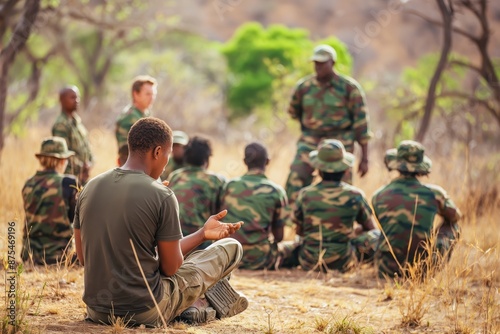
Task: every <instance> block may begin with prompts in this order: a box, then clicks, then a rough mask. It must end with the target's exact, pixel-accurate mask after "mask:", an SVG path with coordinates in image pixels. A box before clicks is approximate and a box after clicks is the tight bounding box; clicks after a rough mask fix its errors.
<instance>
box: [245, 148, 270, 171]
mask: <svg viewBox="0 0 500 334" xmlns="http://www.w3.org/2000/svg"><path fill="white" fill-rule="evenodd" d="M244 161H245V164H246V165H247V167H248V168H249V169H251V168H260V169H264V168H265V167H266V165H267V164H268V162H269V157H268V155H267V150H266V148H265V147H264V145H262V144H259V143H251V144H248V145H247V146H246V147H245V159H244Z"/></svg>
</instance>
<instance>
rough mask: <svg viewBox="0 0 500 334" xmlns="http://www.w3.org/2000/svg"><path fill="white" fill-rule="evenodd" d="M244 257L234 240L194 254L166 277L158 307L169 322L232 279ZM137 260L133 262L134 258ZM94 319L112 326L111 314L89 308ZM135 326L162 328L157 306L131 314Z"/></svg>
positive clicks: (89, 314) (228, 239)
mask: <svg viewBox="0 0 500 334" xmlns="http://www.w3.org/2000/svg"><path fill="white" fill-rule="evenodd" d="M242 256H243V249H242V247H241V244H240V243H239V242H238V241H237V240H235V239H232V238H226V239H222V240H219V241H217V242H214V243H213V244H211V245H210V246H209V247H208V248H206V249H204V250H201V251H195V252H192V253H191V254H190V255H188V257H187V258H186V259H185V260H184V263H183V264H182V266H181V267H180V268H179V270H178V271H177V273H176V274H175V275H173V276H169V277H164V276H163V277H162V283H163V290H164V294H163V299H162V300H161V301H159V302H158V306H159V308H160V310H161V312H162V314H163V316H164V318H165V320H166V321H167V323H168V322H171V321H172V320H173V319H174V318H175V317H177V316H178V315H180V314H181V313H182V311H184V310H185V309H187V308H188V307H189V306H191V305H193V303H194V302H195V301H196V300H197V299H198V298H200V297H201V296H202V295H203V294H204V293H205V291H207V290H208V288H210V287H211V286H212V285H214V284H215V283H217V282H218V281H220V280H221V279H222V278H224V277H226V276H228V275H229V274H230V273H231V272H232V271H233V270H234V269H235V268H236V267H237V266H238V264H239V262H240V260H241V257H242ZM131 261H133V259H131ZM87 313H88V316H89V318H90V319H92V320H93V321H94V322H98V323H101V322H102V323H106V324H109V321H110V320H109V318H108V317H109V315H110V314H108V313H102V312H96V311H94V310H92V309H90V308H89V307H87ZM130 320H131V324H133V323H136V324H145V325H150V326H161V319H160V318H159V316H158V312H157V310H156V308H155V307H153V308H151V309H150V310H149V311H146V312H143V313H140V314H135V315H131V317H130Z"/></svg>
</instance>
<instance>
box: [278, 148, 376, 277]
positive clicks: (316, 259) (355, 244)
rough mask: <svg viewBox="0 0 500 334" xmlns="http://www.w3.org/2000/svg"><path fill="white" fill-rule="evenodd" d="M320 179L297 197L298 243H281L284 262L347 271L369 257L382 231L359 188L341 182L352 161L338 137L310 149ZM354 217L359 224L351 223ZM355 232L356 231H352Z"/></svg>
mask: <svg viewBox="0 0 500 334" xmlns="http://www.w3.org/2000/svg"><path fill="white" fill-rule="evenodd" d="M310 161H311V163H312V165H313V166H314V167H315V168H317V169H318V170H319V175H320V176H321V178H322V181H321V182H319V183H318V184H315V185H311V186H308V187H306V188H304V189H302V190H301V191H300V193H299V196H298V198H297V201H296V208H295V212H294V223H295V224H296V230H297V234H298V235H299V236H301V237H302V240H301V241H300V242H295V243H293V242H285V243H282V244H280V245H279V249H280V254H281V256H282V263H281V264H280V265H281V266H283V267H290V266H295V265H300V266H301V267H302V269H303V270H325V271H326V270H328V269H336V270H339V271H347V270H349V269H350V268H351V267H352V266H353V265H354V264H355V263H356V259H358V260H359V261H371V260H373V255H374V252H375V247H376V244H377V242H378V239H379V236H380V231H379V230H377V229H376V228H375V225H374V223H373V220H372V211H371V209H370V206H369V205H368V202H367V200H366V198H365V195H364V193H363V191H362V190H361V189H359V188H356V187H354V186H352V185H349V184H347V183H345V182H342V181H341V180H342V176H343V174H344V172H345V171H346V170H347V169H349V168H351V167H352V165H353V163H354V155H353V154H351V153H349V152H346V151H345V148H344V145H343V144H342V142H340V141H339V140H335V139H327V140H324V141H323V142H321V143H320V144H319V146H318V149H317V150H315V151H312V152H311V153H310ZM354 222H357V223H358V224H360V226H358V227H356V228H355V226H354ZM356 235H357V236H356Z"/></svg>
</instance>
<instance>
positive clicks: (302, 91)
mask: <svg viewBox="0 0 500 334" xmlns="http://www.w3.org/2000/svg"><path fill="white" fill-rule="evenodd" d="M288 113H289V114H290V116H291V117H292V118H294V119H298V120H299V121H300V124H301V129H302V134H303V135H304V136H313V137H319V138H330V139H338V140H340V141H342V143H343V144H344V146H345V148H346V150H347V151H349V152H352V151H353V147H354V141H357V142H358V143H359V144H365V143H367V142H368V140H369V139H370V137H371V132H370V129H369V118H368V113H367V109H366V102H365V94H364V92H363V89H362V88H361V86H360V85H359V84H358V83H357V82H356V81H355V80H354V79H352V78H350V77H347V76H344V75H341V74H337V73H336V74H335V75H334V77H333V78H332V79H331V81H330V82H328V83H327V84H326V85H321V84H320V83H319V82H318V80H317V79H316V76H315V75H311V76H308V77H306V78H304V79H302V80H301V81H299V83H298V84H297V86H296V88H295V92H294V94H293V96H292V100H291V102H290V107H289V109H288Z"/></svg>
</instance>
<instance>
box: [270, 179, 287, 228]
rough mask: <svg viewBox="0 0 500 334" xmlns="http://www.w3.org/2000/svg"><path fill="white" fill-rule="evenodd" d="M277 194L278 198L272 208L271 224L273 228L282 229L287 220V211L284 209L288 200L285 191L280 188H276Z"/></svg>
mask: <svg viewBox="0 0 500 334" xmlns="http://www.w3.org/2000/svg"><path fill="white" fill-rule="evenodd" d="M277 194H278V198H277V200H276V205H275V207H274V213H273V222H272V224H273V226H275V227H282V226H285V223H286V219H287V216H286V215H287V210H285V207H286V206H287V205H288V198H287V196H286V192H285V190H284V189H283V188H281V187H279V188H277Z"/></svg>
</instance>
